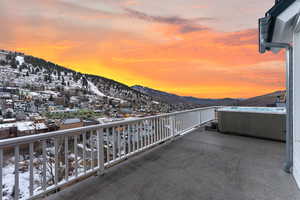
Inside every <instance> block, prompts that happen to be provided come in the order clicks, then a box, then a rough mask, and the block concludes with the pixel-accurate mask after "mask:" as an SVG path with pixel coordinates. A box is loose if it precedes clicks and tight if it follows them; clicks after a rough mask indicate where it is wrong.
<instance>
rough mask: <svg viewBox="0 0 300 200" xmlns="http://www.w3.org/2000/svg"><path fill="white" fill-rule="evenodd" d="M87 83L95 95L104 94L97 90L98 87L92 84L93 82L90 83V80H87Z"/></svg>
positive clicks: (102, 95)
mask: <svg viewBox="0 0 300 200" xmlns="http://www.w3.org/2000/svg"><path fill="white" fill-rule="evenodd" d="M88 84H89V87H90V90H91V91H92V92H93V93H94V94H96V95H98V96H100V97H105V96H106V95H105V94H103V93H102V92H100V91H99V89H98V88H97V87H96V86H95V85H94V83H92V82H91V81H88Z"/></svg>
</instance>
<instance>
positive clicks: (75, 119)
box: [62, 118, 81, 124]
mask: <svg viewBox="0 0 300 200" xmlns="http://www.w3.org/2000/svg"><path fill="white" fill-rule="evenodd" d="M80 122H81V120H80V119H79V118H71V119H65V120H63V121H62V123H63V124H74V123H80Z"/></svg>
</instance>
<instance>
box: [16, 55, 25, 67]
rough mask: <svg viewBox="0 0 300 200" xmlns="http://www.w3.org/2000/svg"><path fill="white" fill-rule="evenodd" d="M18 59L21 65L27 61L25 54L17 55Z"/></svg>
mask: <svg viewBox="0 0 300 200" xmlns="http://www.w3.org/2000/svg"><path fill="white" fill-rule="evenodd" d="M16 61H18V62H19V65H22V64H23V63H24V62H25V61H24V57H23V56H17V57H16Z"/></svg>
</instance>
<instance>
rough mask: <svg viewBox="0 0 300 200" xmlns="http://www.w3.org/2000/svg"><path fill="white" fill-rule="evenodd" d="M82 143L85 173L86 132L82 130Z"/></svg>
mask: <svg viewBox="0 0 300 200" xmlns="http://www.w3.org/2000/svg"><path fill="white" fill-rule="evenodd" d="M82 143H83V155H82V157H83V170H84V173H86V170H87V162H86V132H85V131H83V133H82Z"/></svg>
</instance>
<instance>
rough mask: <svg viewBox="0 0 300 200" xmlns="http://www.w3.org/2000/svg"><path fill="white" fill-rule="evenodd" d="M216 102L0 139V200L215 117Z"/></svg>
mask: <svg viewBox="0 0 300 200" xmlns="http://www.w3.org/2000/svg"><path fill="white" fill-rule="evenodd" d="M216 108H217V107H207V108H200V109H194V110H188V111H183V112H176V113H171V114H163V115H158V116H152V117H146V118H141V119H137V120H130V121H126V120H125V121H121V122H114V123H108V124H104V125H94V126H88V127H82V128H75V129H68V130H61V131H56V132H49V133H44V134H38V135H31V136H25V137H18V138H12V139H7V140H2V141H0V186H1V185H2V187H0V200H1V199H4V198H3V197H5V199H28V198H34V197H37V196H41V195H44V194H46V193H49V192H51V191H55V190H57V189H58V188H61V187H62V186H64V187H65V186H67V185H69V184H72V183H73V182H75V181H80V180H81V179H83V178H86V177H88V176H90V175H93V174H95V173H98V174H101V173H103V172H104V170H105V169H106V168H109V167H111V166H113V165H115V164H117V163H119V162H120V161H122V160H123V159H125V158H128V157H129V156H132V155H134V154H136V153H138V152H140V151H144V150H146V149H149V148H151V147H153V146H154V145H159V144H161V143H162V142H164V141H166V140H170V139H172V138H174V137H176V136H178V135H181V134H183V133H186V132H188V131H190V130H192V129H194V128H195V127H196V126H199V125H201V124H204V123H207V122H209V121H211V120H214V119H215V110H216Z"/></svg>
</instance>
